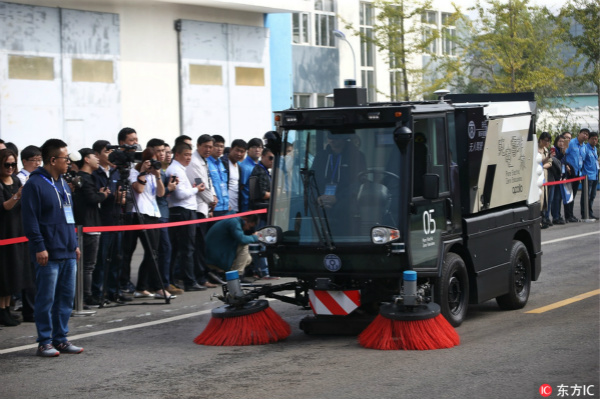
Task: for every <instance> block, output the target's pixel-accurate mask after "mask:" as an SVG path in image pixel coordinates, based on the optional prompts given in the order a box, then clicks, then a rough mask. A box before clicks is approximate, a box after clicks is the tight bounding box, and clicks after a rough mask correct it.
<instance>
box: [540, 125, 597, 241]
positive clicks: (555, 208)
mask: <svg viewBox="0 0 600 399" xmlns="http://www.w3.org/2000/svg"><path fill="white" fill-rule="evenodd" d="M538 146H539V147H538V152H539V153H540V155H541V157H542V161H541V164H542V167H543V169H544V181H545V182H549V183H552V182H559V181H561V180H572V179H577V178H581V177H587V192H582V193H581V195H580V205H581V207H580V209H581V219H584V218H585V217H586V214H585V209H586V208H585V207H586V204H585V202H586V201H587V207H588V215H587V217H588V218H591V219H596V220H598V216H596V215H594V212H593V210H592V205H593V204H594V199H595V198H596V190H597V188H598V169H599V165H598V150H597V146H598V132H590V130H589V129H587V128H583V129H581V130H580V131H579V133H578V134H577V136H576V137H571V133H570V132H564V133H562V134H559V135H557V136H556V137H555V138H554V142H552V136H551V135H550V133H548V132H543V133H542V134H541V135H540V137H539V140H538ZM582 183H583V181H582V180H581V179H578V180H574V181H571V182H567V183H562V184H551V185H545V186H544V187H543V189H542V196H541V198H540V202H541V204H542V228H543V229H546V228H548V227H551V226H554V225H559V224H565V223H576V222H579V221H580V219H578V218H577V217H576V216H575V214H574V210H573V208H574V204H575V199H576V197H577V193H578V191H579V187H580V185H582V187H585V186H584V185H583V184H582ZM561 204H562V206H561ZM561 209H563V210H564V213H563V212H561ZM563 215H564V217H563Z"/></svg>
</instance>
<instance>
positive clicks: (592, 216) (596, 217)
mask: <svg viewBox="0 0 600 399" xmlns="http://www.w3.org/2000/svg"><path fill="white" fill-rule="evenodd" d="M590 217H591V218H592V219H596V220H598V216H595V215H590Z"/></svg>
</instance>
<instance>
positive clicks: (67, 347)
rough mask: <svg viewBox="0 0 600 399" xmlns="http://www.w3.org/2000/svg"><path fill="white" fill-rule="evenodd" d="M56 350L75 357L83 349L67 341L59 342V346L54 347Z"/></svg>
mask: <svg viewBox="0 0 600 399" xmlns="http://www.w3.org/2000/svg"><path fill="white" fill-rule="evenodd" d="M56 349H58V350H59V351H60V353H67V354H69V355H76V354H78V353H81V352H83V348H80V347H79V346H75V345H73V344H72V343H70V342H69V341H66V342H61V343H60V344H58V345H56Z"/></svg>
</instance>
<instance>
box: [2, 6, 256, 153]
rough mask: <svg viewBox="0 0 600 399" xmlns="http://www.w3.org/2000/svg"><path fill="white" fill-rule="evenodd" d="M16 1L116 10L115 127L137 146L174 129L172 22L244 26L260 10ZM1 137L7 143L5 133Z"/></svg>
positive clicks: (176, 124)
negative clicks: (132, 135) (133, 133)
mask: <svg viewBox="0 0 600 399" xmlns="http://www.w3.org/2000/svg"><path fill="white" fill-rule="evenodd" d="M18 4H30V5H40V6H46V7H62V8H71V9H79V10H86V11H99V12H110V13H116V14H119V16H120V26H121V31H120V37H121V96H122V97H121V103H122V112H121V126H129V127H133V128H135V129H136V130H137V131H138V136H139V139H140V143H141V144H143V145H145V143H146V142H147V141H148V140H149V139H151V138H153V137H160V138H163V139H165V140H167V141H169V142H173V140H174V139H175V137H177V136H178V135H179V132H180V117H179V112H180V111H179V110H180V107H179V73H178V61H177V60H178V50H177V48H178V47H177V32H176V31H175V29H174V23H175V21H176V20H177V19H191V20H198V21H207V22H224V23H230V24H239V25H249V26H263V21H264V17H263V14H262V13H254V12H244V11H236V10H230V9H229V10H224V9H216V8H207V7H199V6H190V5H184V4H175V3H161V2H150V1H131V0H130V1H127V2H123V1H93V0H90V1H77V0H36V1H31V0H23V1H18ZM224 106H227V105H226V104H224ZM117 133H118V132H117V131H115V132H113V131H109V132H106V139H107V140H110V141H111V142H116V136H117ZM3 139H4V140H5V141H11V138H10V137H4V136H3ZM91 144H92V143H89V145H90V146H91Z"/></svg>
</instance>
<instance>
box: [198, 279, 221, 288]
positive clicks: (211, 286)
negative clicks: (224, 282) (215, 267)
mask: <svg viewBox="0 0 600 399" xmlns="http://www.w3.org/2000/svg"><path fill="white" fill-rule="evenodd" d="M202 286H203V287H206V288H217V287H218V285H217V284H213V283H211V282H210V281H207V282H206V283H204V284H202Z"/></svg>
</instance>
